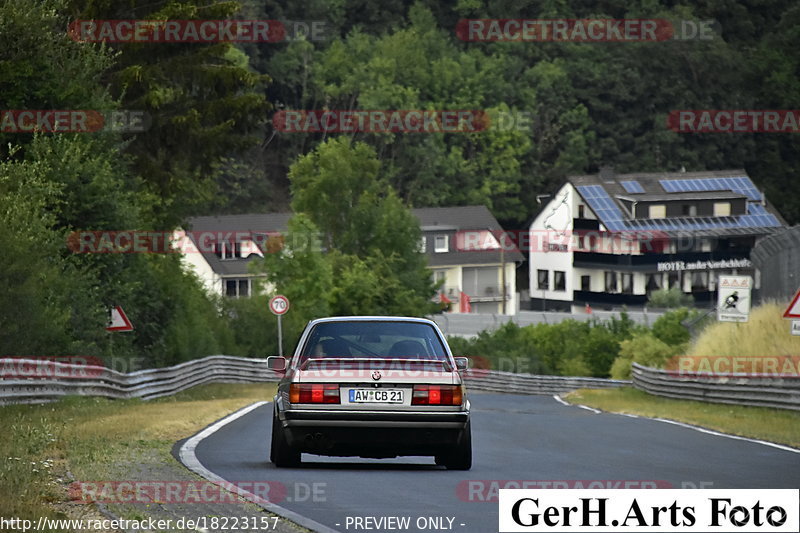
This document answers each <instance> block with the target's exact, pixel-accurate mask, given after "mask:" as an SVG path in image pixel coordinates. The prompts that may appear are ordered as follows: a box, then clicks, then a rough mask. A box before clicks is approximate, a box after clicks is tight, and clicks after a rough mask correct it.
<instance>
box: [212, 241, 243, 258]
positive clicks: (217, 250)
mask: <svg viewBox="0 0 800 533" xmlns="http://www.w3.org/2000/svg"><path fill="white" fill-rule="evenodd" d="M214 254H215V255H216V256H217V257H219V258H220V259H239V258H241V257H242V243H239V242H218V243H216V244H215V245H214Z"/></svg>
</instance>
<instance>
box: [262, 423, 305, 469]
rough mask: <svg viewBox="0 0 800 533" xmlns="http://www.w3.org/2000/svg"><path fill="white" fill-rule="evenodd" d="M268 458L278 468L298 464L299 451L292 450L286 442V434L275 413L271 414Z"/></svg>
mask: <svg viewBox="0 0 800 533" xmlns="http://www.w3.org/2000/svg"><path fill="white" fill-rule="evenodd" d="M269 460H270V461H272V462H273V463H274V464H275V466H277V467H278V468H286V467H293V466H299V465H300V452H299V451H297V450H293V449H292V448H291V447H290V446H289V443H288V442H286V435H285V432H284V429H283V426H282V425H281V421H280V420H279V419H278V415H277V413H273V415H272V443H271V445H270V450H269Z"/></svg>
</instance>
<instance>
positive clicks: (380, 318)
mask: <svg viewBox="0 0 800 533" xmlns="http://www.w3.org/2000/svg"><path fill="white" fill-rule="evenodd" d="M322 322H418V323H421V324H431V325H434V326H435V325H436V323H435V322H434V321H433V320H429V319H427V318H420V317H413V316H368V315H365V316H329V317H325V318H317V319H315V320H312V321H311V322H309V325H314V324H320V323H322Z"/></svg>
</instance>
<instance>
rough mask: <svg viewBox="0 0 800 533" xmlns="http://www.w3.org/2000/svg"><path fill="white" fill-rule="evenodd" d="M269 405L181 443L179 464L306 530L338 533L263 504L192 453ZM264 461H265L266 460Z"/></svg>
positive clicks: (254, 406) (250, 407)
mask: <svg viewBox="0 0 800 533" xmlns="http://www.w3.org/2000/svg"><path fill="white" fill-rule="evenodd" d="M269 403H271V402H256V403H254V404H251V405H248V406H247V407H244V408H242V409H239V410H238V411H236V412H235V413H232V414H230V415H228V416H226V417H225V418H223V419H222V420H218V421H217V422H215V423H213V424H211V425H210V426H208V427H207V428H205V429H204V430H203V431H201V432H200V433H197V434H196V435H194V436H192V437H190V438H189V439H188V440H187V441H186V442H184V443H183V446H181V450H180V454H179V455H180V458H181V462H182V463H183V464H184V466H186V468H188V469H189V470H191V471H192V472H194V473H195V474H197V475H199V476H202V477H204V478H205V479H207V480H209V481H211V482H213V483H217V484H218V485H221V486H222V487H224V488H225V489H227V490H229V491H231V492H233V493H235V494H238V495H239V496H241V497H242V498H244V499H246V500H248V501H250V502H252V503H255V504H256V505H258V506H259V507H262V508H264V509H266V510H267V511H270V512H271V513H274V514H276V515H279V516H282V517H283V518H287V519H289V520H291V521H292V522H294V523H296V524H299V525H301V526H303V527H304V528H306V529H310V530H311V531H316V532H317V533H340V532H339V531H336V530H335V529H331V528H329V527H328V526H325V525H322V524H320V523H319V522H316V521H315V520H312V519H310V518H307V517H305V516H303V515H301V514H298V513H296V512H294V511H290V510H289V509H286V508H284V507H281V506H280V505H276V504H274V503H271V502H265V501H263V499H262V498H259V497H258V496H256V495H255V494H253V493H252V492H249V491H246V490H244V489H242V488H239V487H237V486H235V485H234V484H233V483H231V482H230V481H228V480H226V479H225V478H223V477H220V476H218V475H217V474H215V473H214V472H212V471H211V470H208V469H207V468H206V467H204V466H203V464H202V463H201V462H200V460H199V459H198V458H197V455H195V453H194V452H195V450H196V449H197V446H198V445H199V444H200V443H201V442H202V441H203V439H206V438H207V437H210V436H211V435H213V434H214V433H216V432H217V431H219V430H220V429H222V428H223V427H224V426H226V425H227V424H230V423H231V422H233V421H234V420H236V419H238V418H241V417H243V416H244V415H246V414H248V413H249V412H251V411H253V410H255V409H258V408H259V407H261V406H262V405H266V404H269ZM266 455H267V454H266V450H265V453H264V456H265V457H266ZM264 460H265V461H266V459H264Z"/></svg>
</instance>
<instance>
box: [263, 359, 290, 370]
mask: <svg viewBox="0 0 800 533" xmlns="http://www.w3.org/2000/svg"><path fill="white" fill-rule="evenodd" d="M267 368H269V369H270V370H274V371H275V372H283V371H284V370H286V358H285V357H275V356H271V357H267Z"/></svg>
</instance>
